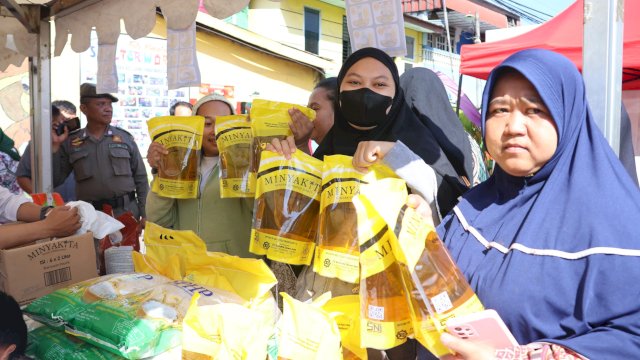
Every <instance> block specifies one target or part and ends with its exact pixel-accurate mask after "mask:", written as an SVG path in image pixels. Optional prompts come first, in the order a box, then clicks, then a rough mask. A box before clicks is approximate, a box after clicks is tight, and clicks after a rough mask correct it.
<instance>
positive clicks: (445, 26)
mask: <svg viewBox="0 0 640 360" xmlns="http://www.w3.org/2000/svg"><path fill="white" fill-rule="evenodd" d="M442 11H443V12H444V28H445V30H446V31H447V49H449V63H450V64H451V78H452V79H454V78H455V75H454V72H453V49H452V48H451V34H450V33H449V16H448V15H447V1H446V0H442Z"/></svg>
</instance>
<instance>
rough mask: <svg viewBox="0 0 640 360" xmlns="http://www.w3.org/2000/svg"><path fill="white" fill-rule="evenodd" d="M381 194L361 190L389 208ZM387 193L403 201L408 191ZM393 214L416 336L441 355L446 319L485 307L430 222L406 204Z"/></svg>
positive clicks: (394, 245) (391, 224) (392, 224)
mask: <svg viewBox="0 0 640 360" xmlns="http://www.w3.org/2000/svg"><path fill="white" fill-rule="evenodd" d="M398 181H399V180H398ZM379 192H380V189H379V188H377V187H376V186H375V185H367V186H364V187H363V189H362V195H363V196H365V197H366V198H367V199H368V200H369V201H370V202H371V203H372V204H373V206H374V207H375V208H376V209H383V208H389V205H388V204H387V203H386V202H385V201H382V200H381V198H380V197H379V196H378V194H379ZM389 197H394V198H397V199H398V201H396V202H394V203H404V202H406V198H407V194H406V192H405V191H399V192H394V193H389V194H388V195H387V196H385V198H389ZM381 211H383V210H381ZM389 213H390V214H389V215H388V216H386V219H387V221H388V223H387V224H388V225H389V227H390V228H393V229H395V230H394V232H392V233H391V244H392V245H391V246H392V248H393V252H394V254H395V255H396V259H397V261H398V262H399V263H400V264H401V266H400V267H401V270H402V274H403V282H404V285H405V289H406V294H407V296H408V300H409V302H410V310H411V318H412V321H413V324H414V326H413V329H414V334H415V338H416V339H417V340H418V341H419V342H420V343H421V344H422V345H423V346H425V347H426V348H427V349H428V350H429V351H430V352H431V353H433V354H434V355H436V356H438V357H440V356H443V355H445V354H449V353H450V352H449V350H448V349H447V348H446V347H445V346H444V345H443V344H442V343H441V342H440V335H441V334H442V333H443V332H444V331H445V325H446V322H447V320H449V319H451V318H453V317H456V316H462V315H467V314H470V313H474V312H477V311H482V310H484V307H483V306H482V303H481V302H480V300H479V299H478V297H477V296H476V294H475V293H474V291H473V290H472V289H471V287H470V286H469V283H468V282H467V280H466V279H465V277H464V275H463V274H462V272H461V271H460V269H459V268H458V266H457V265H456V264H455V262H454V261H453V260H452V259H451V256H450V255H449V252H448V251H447V249H446V247H445V246H444V244H443V243H442V241H441V240H440V238H439V237H438V234H437V233H436V231H435V229H434V228H433V226H432V225H431V224H430V223H429V222H427V221H425V220H424V219H423V218H422V216H421V215H420V214H418V213H417V212H416V211H415V209H413V208H410V207H407V206H406V205H402V206H401V208H399V209H398V208H395V207H394V208H393V209H390V211H389Z"/></svg>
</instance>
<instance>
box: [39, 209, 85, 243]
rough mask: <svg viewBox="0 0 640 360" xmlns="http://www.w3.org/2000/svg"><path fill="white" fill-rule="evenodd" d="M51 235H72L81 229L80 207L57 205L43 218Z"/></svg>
mask: <svg viewBox="0 0 640 360" xmlns="http://www.w3.org/2000/svg"><path fill="white" fill-rule="evenodd" d="M43 223H44V224H45V226H46V227H47V228H48V229H49V233H50V234H51V236H57V237H62V236H71V235H73V234H75V232H76V231H78V229H80V226H81V224H80V214H78V208H75V207H74V208H72V207H69V206H56V207H54V208H53V209H51V210H50V212H49V214H48V215H47V217H46V218H45V219H44V220H43Z"/></svg>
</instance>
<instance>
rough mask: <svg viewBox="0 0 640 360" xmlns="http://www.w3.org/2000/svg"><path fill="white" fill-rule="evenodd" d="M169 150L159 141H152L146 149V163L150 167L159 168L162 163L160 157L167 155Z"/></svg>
mask: <svg viewBox="0 0 640 360" xmlns="http://www.w3.org/2000/svg"><path fill="white" fill-rule="evenodd" d="M168 153H169V151H167V149H166V148H165V147H164V146H163V145H162V144H160V143H157V142H152V143H151V145H149V150H147V163H148V164H149V166H151V167H152V168H156V169H159V168H160V164H161V163H162V157H163V156H165V155H167V154H168Z"/></svg>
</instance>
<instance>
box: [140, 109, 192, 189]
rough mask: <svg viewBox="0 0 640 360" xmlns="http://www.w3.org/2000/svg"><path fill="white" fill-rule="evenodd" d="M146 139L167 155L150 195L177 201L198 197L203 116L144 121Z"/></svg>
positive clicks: (163, 158) (162, 117)
mask: <svg viewBox="0 0 640 360" xmlns="http://www.w3.org/2000/svg"><path fill="white" fill-rule="evenodd" d="M147 126H148V128H149V136H151V139H152V140H153V141H154V142H157V143H160V144H162V145H163V146H164V147H165V149H166V150H167V151H168V152H169V153H168V154H167V155H164V156H163V157H162V161H161V163H160V166H159V167H158V176H156V178H155V180H154V181H153V184H152V186H151V191H153V192H155V193H156V194H158V195H161V196H164V197H170V198H176V199H192V198H196V197H197V196H198V167H199V165H200V149H201V148H202V135H203V131H204V118H203V117H202V116H180V117H178V116H161V117H155V118H152V119H149V120H148V121H147Z"/></svg>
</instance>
